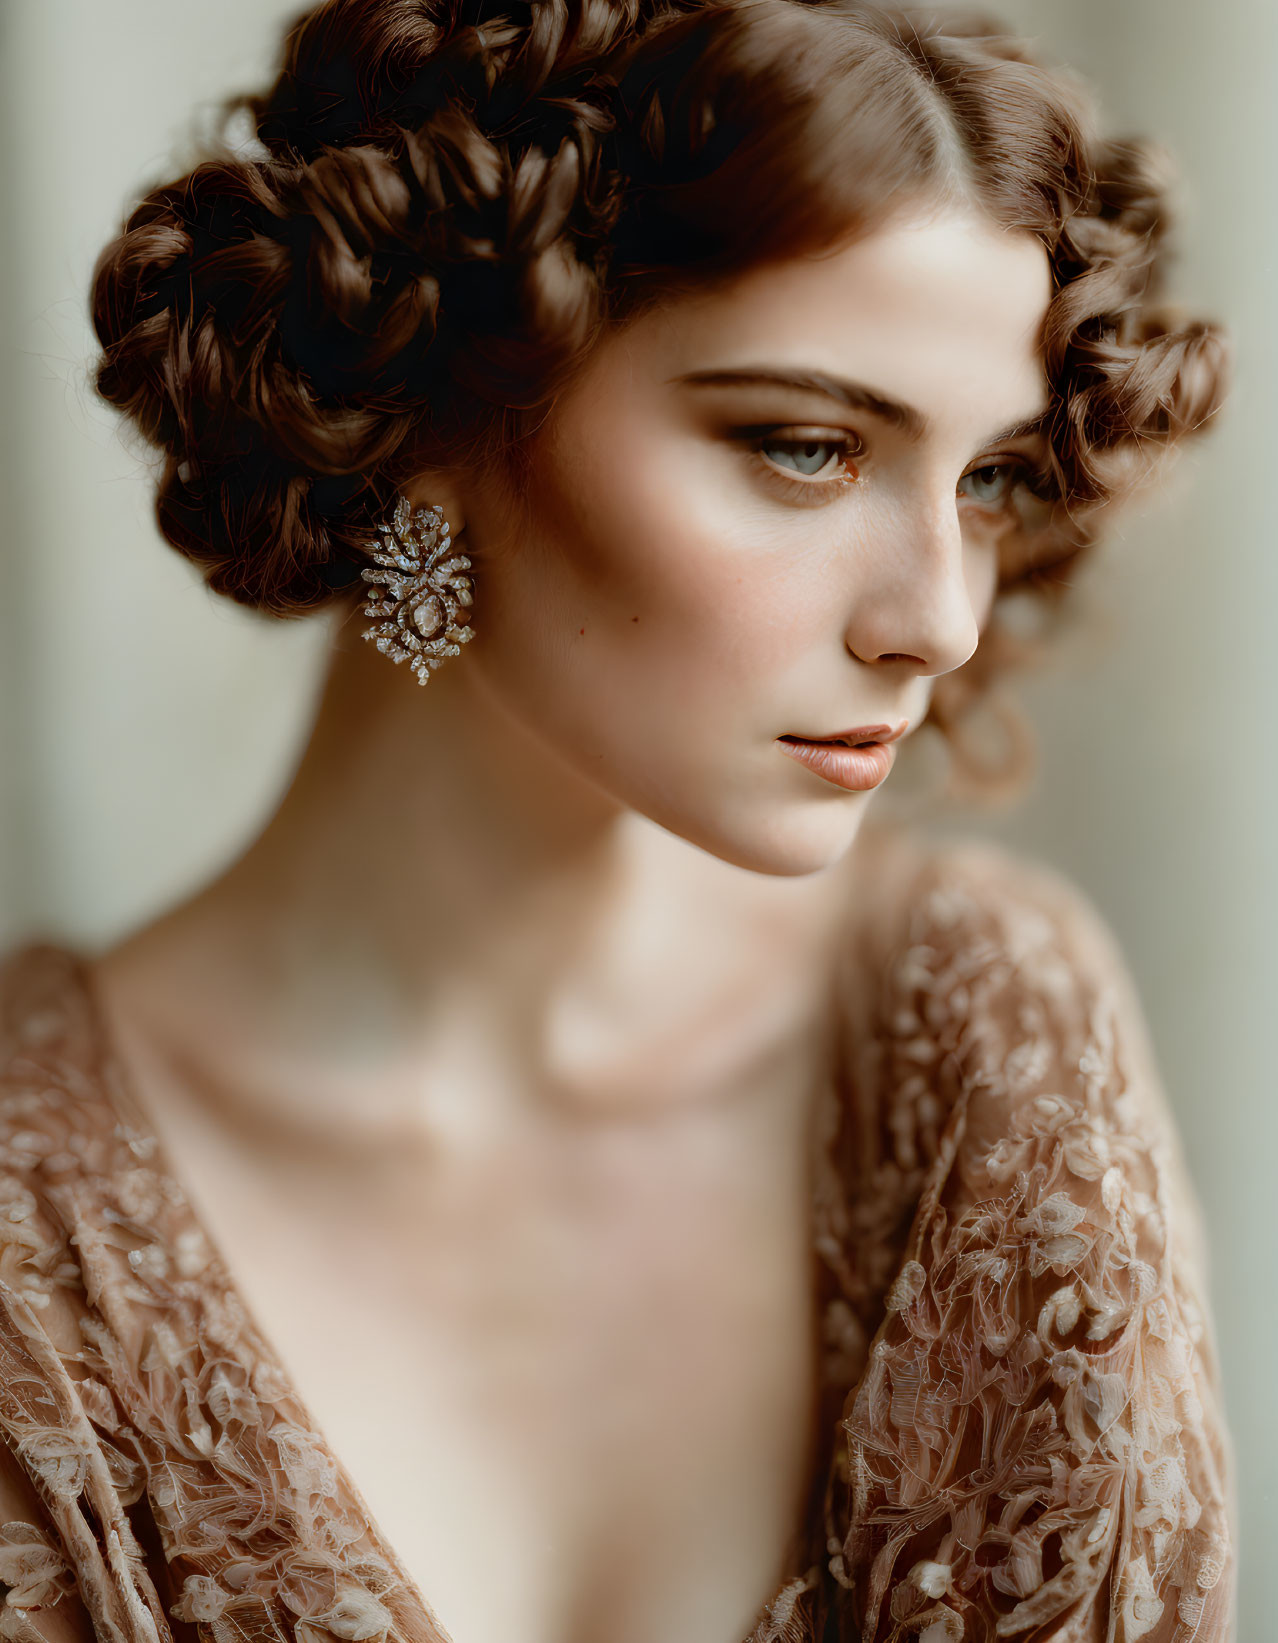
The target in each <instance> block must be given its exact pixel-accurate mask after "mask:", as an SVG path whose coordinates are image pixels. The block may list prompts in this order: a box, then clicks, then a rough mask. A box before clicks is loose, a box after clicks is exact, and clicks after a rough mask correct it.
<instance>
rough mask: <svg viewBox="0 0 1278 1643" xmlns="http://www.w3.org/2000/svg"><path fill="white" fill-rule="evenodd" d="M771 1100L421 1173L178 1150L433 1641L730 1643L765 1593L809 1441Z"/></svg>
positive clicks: (793, 1236)
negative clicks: (429, 1612) (417, 1597)
mask: <svg viewBox="0 0 1278 1643" xmlns="http://www.w3.org/2000/svg"><path fill="white" fill-rule="evenodd" d="M797 1072H798V1069H794V1068H792V1069H791V1073H792V1076H794V1075H797ZM773 1093H780V1092H773ZM793 1094H794V1096H795V1101H794V1103H790V1102H788V1101H785V1100H772V1099H761V1100H758V1101H755V1102H754V1103H749V1102H747V1103H745V1105H744V1106H743V1107H741V1108H735V1109H731V1110H727V1111H723V1112H716V1111H714V1110H713V1109H704V1110H696V1111H694V1112H692V1113H691V1114H682V1115H680V1116H678V1117H676V1118H672V1119H671V1121H670V1122H669V1123H668V1124H661V1125H656V1126H651V1125H636V1126H635V1127H634V1128H633V1130H631V1131H627V1130H626V1129H625V1128H624V1127H623V1128H622V1129H619V1130H617V1129H609V1130H608V1131H607V1132H606V1133H603V1134H601V1135H600V1136H598V1137H595V1138H593V1140H592V1141H591V1142H590V1143H589V1144H586V1145H582V1146H578V1147H573V1148H568V1149H564V1148H562V1147H539V1146H537V1145H535V1144H523V1145H515V1146H513V1147H512V1148H511V1150H510V1151H509V1153H507V1154H505V1155H503V1156H502V1157H501V1158H500V1159H494V1158H492V1157H486V1158H485V1159H484V1160H483V1161H482V1163H478V1164H476V1163H472V1164H470V1165H466V1164H463V1163H459V1162H458V1161H456V1160H453V1161H452V1162H451V1163H450V1164H449V1165H448V1166H447V1168H444V1169H439V1168H436V1167H434V1166H432V1164H431V1162H430V1161H429V1160H427V1159H424V1158H422V1157H414V1156H412V1155H411V1152H408V1153H406V1154H405V1155H404V1156H402V1157H400V1158H399V1159H397V1160H396V1161H395V1163H394V1164H390V1165H388V1164H387V1163H386V1161H385V1160H382V1161H381V1162H380V1163H379V1164H378V1165H377V1166H376V1167H370V1166H369V1165H368V1164H367V1163H366V1162H361V1161H358V1160H348V1161H347V1162H348V1167H346V1168H337V1167H334V1166H333V1165H331V1164H330V1165H329V1166H328V1167H316V1166H315V1164H314V1163H313V1162H312V1163H310V1164H308V1165H306V1166H305V1167H302V1168H298V1169H296V1170H290V1169H287V1168H281V1167H280V1163H279V1160H278V1159H276V1160H272V1159H271V1158H270V1157H269V1156H267V1155H256V1156H254V1157H252V1158H246V1157H245V1155H244V1154H243V1153H242V1152H237V1151H236V1150H234V1149H231V1148H223V1147H222V1146H221V1145H220V1144H219V1143H218V1141H217V1139H216V1137H215V1136H214V1135H212V1134H210V1135H206V1136H204V1137H203V1138H202V1139H200V1138H197V1137H196V1136H195V1135H193V1134H188V1135H186V1136H185V1137H184V1138H183V1140H182V1150H183V1151H184V1152H185V1153H186V1156H187V1157H188V1158H190V1159H192V1160H193V1161H194V1159H196V1158H198V1159H199V1164H198V1171H197V1173H198V1177H199V1178H198V1179H197V1180H194V1181H191V1182H190V1183H189V1184H190V1186H191V1188H192V1189H193V1196H194V1197H195V1199H196V1206H197V1209H199V1210H200V1212H201V1215H202V1218H203V1220H204V1221H205V1224H206V1226H207V1227H208V1230H209V1231H210V1233H211V1234H212V1235H213V1237H214V1239H215V1240H216V1242H217V1243H218V1245H219V1246H220V1248H221V1250H222V1252H223V1254H224V1256H225V1258H226V1260H227V1263H228V1265H229V1268H230V1270H231V1272H232V1273H233V1274H234V1276H235V1278H236V1281H237V1284H238V1287H239V1288H240V1290H241V1293H242V1294H243V1295H244V1297H245V1299H246V1301H247V1302H248V1304H249V1306H250V1308H251V1309H252V1311H253V1313H254V1315H255V1316H256V1318H257V1320H258V1322H259V1324H260V1326H261V1327H262V1329H263V1331H264V1333H265V1334H266V1336H267V1338H268V1340H269V1341H270V1342H271V1344H272V1345H273V1347H274V1348H275V1350H276V1351H277V1352H278V1353H279V1355H280V1357H281V1359H282V1361H283V1363H284V1367H285V1369H286V1370H287V1372H288V1374H289V1376H290V1379H291V1380H292V1382H293V1384H294V1386H295V1387H296V1389H297V1391H298V1394H299V1396H300V1397H301V1399H302V1401H303V1402H304V1403H305V1404H306V1406H307V1407H308V1409H309V1411H310V1413H311V1415H312V1417H313V1418H314V1420H315V1423H316V1425H317V1426H318V1427H319V1429H320V1431H321V1432H322V1433H323V1434H324V1436H325V1438H326V1440H327V1442H328V1444H329V1446H330V1447H331V1449H332V1451H333V1452H334V1454H335V1455H336V1457H337V1458H338V1460H339V1461H340V1462H341V1464H342V1465H343V1466H344V1468H345V1469H346V1471H347V1474H348V1476H349V1477H350V1478H351V1480H352V1482H353V1483H354V1485H355V1487H356V1489H357V1490H358V1491H359V1492H360V1494H361V1495H362V1496H363V1497H364V1500H365V1502H366V1504H367V1507H368V1511H369V1514H370V1516H371V1518H372V1519H373V1521H374V1522H375V1523H376V1524H377V1525H378V1526H379V1528H380V1530H381V1532H382V1533H383V1534H384V1536H385V1537H386V1539H387V1540H388V1541H389V1543H390V1545H391V1546H392V1548H393V1549H394V1552H395V1555H396V1557H397V1558H398V1559H399V1561H400V1563H401V1564H402V1566H403V1567H404V1569H405V1571H406V1573H407V1574H408V1575H409V1576H410V1578H411V1579H412V1580H413V1581H414V1583H415V1585H416V1586H417V1588H418V1590H419V1592H420V1593H421V1594H422V1596H423V1597H424V1598H425V1600H426V1601H427V1603H428V1604H429V1605H430V1606H431V1607H432V1608H433V1609H434V1610H435V1612H436V1614H437V1616H438V1619H439V1621H440V1623H441V1624H442V1625H443V1627H444V1628H445V1630H446V1631H447V1632H448V1634H449V1636H450V1637H451V1638H452V1640H453V1643H499V1640H500V1643H508V1640H509V1639H510V1638H511V1637H512V1636H518V1637H520V1638H521V1639H527V1640H528V1643H587V1640H589V1639H593V1638H597V1637H599V1636H601V1635H607V1636H608V1637H609V1638H610V1639H613V1640H615V1643H653V1640H656V1639H660V1640H661V1643H684V1640H686V1643H716V1640H719V1643H740V1640H741V1638H743V1637H744V1636H745V1635H746V1633H747V1632H748V1630H749V1628H750V1625H751V1623H752V1621H753V1619H754V1615H755V1612H756V1610H757V1608H758V1606H759V1604H760V1603H762V1602H763V1601H764V1600H765V1599H767V1598H768V1597H770V1596H771V1595H773V1593H774V1592H775V1590H776V1588H777V1586H778V1584H779V1582H780V1580H781V1579H782V1577H783V1575H784V1573H785V1572H786V1570H785V1558H786V1555H787V1553H788V1552H789V1549H790V1542H791V1537H792V1535H793V1534H794V1532H795V1530H796V1528H797V1526H798V1523H799V1521H800V1518H801V1514H802V1509H803V1505H804V1501H805V1497H806V1490H807V1484H808V1479H809V1475H810V1468H811V1459H812V1448H813V1439H814V1432H813V1416H814V1409H813V1402H814V1389H815V1345H814V1336H815V1323H814V1297H813V1267H812V1257H811V1242H810V1222H809V1203H810V1190H809V1173H808V1168H809V1165H808V1141H807V1123H806V1121H805V1120H804V1118H803V1111H804V1104H803V1101H802V1100H801V1099H799V1096H800V1091H799V1089H798V1088H797V1087H796V1089H795V1090H794V1092H793Z"/></svg>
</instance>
